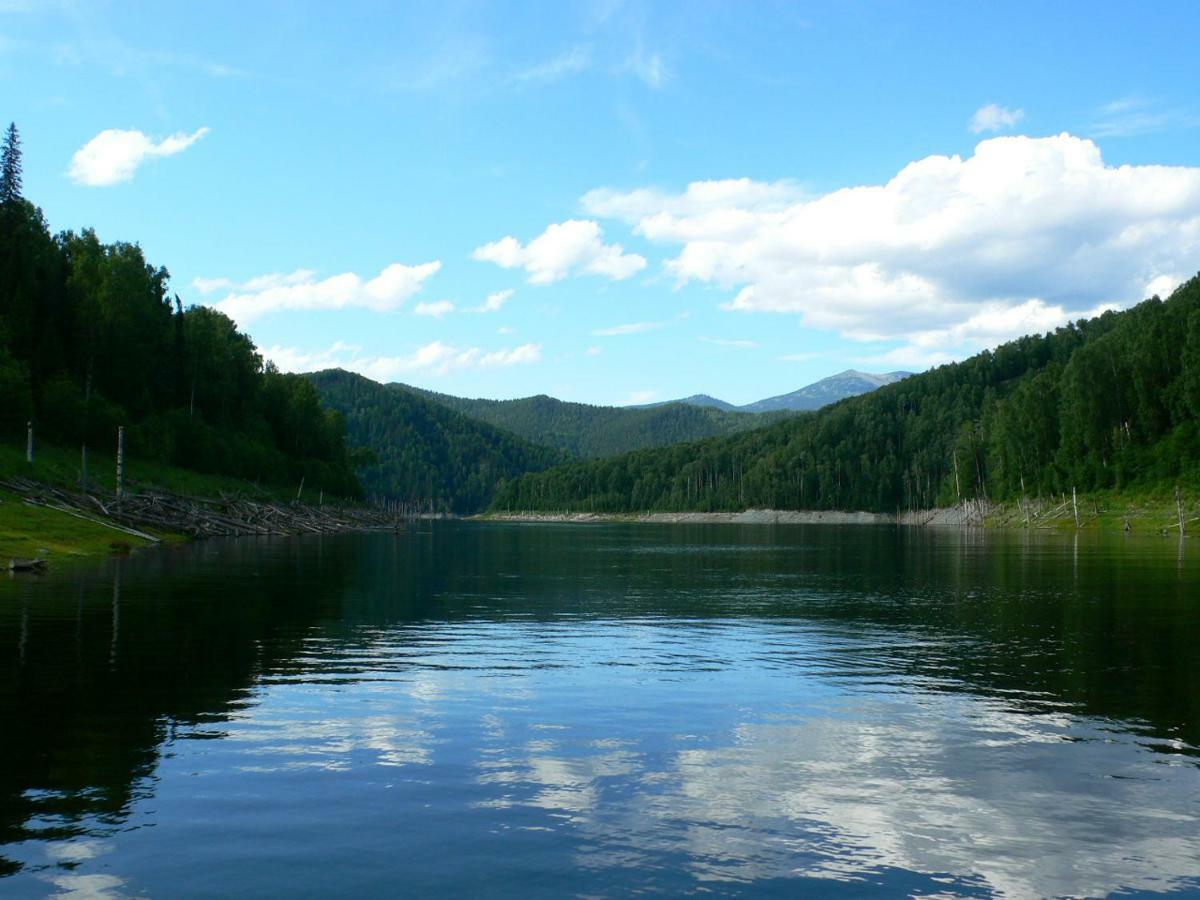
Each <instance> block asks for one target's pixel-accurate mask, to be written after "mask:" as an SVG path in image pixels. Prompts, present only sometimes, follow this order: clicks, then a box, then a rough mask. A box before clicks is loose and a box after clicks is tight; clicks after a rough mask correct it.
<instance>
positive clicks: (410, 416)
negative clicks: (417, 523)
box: [306, 369, 567, 513]
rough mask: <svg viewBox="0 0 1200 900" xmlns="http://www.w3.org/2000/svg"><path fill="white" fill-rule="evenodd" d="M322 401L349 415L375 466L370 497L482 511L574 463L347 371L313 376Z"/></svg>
mask: <svg viewBox="0 0 1200 900" xmlns="http://www.w3.org/2000/svg"><path fill="white" fill-rule="evenodd" d="M306 377H307V378H308V379H309V380H310V381H311V382H312V384H313V385H314V386H315V387H316V389H317V392H318V393H319V394H320V397H321V401H322V402H323V403H324V404H325V405H326V406H328V407H329V408H330V409H333V410H336V411H337V412H338V413H339V414H340V415H342V416H344V418H345V422H346V427H347V432H348V436H349V441H350V443H351V445H352V446H354V447H357V448H360V449H361V451H364V455H365V456H367V457H368V459H369V461H368V462H367V463H366V464H365V465H364V466H362V468H360V470H359V474H360V476H361V478H362V482H363V486H364V488H365V489H366V491H367V493H368V494H370V495H372V496H376V497H379V498H386V499H389V500H393V501H397V502H399V503H401V504H403V505H405V506H408V507H416V508H419V509H422V510H430V509H432V510H433V511H435V512H450V513H475V512H479V511H480V510H482V509H486V508H487V506H488V504H490V503H491V501H492V498H493V495H494V493H495V490H496V487H497V485H498V484H501V483H503V482H504V480H505V479H511V478H514V477H516V476H519V475H521V474H522V473H524V472H530V471H538V470H541V469H545V468H548V467H550V466H553V465H556V464H558V463H561V462H563V461H564V460H565V459H567V457H566V455H565V454H563V453H562V452H560V451H558V450H555V449H552V448H549V447H544V446H541V445H539V444H534V443H532V442H530V441H526V440H523V439H522V438H520V437H518V436H517V435H515V434H511V433H510V432H508V431H505V430H504V429H502V428H496V427H494V426H492V425H489V424H487V423H486V422H480V421H476V420H475V419H472V418H470V417H468V416H466V415H464V414H463V413H460V412H457V411H455V410H453V409H449V408H447V407H445V406H443V405H441V404H439V403H435V402H434V401H432V400H430V399H427V398H426V397H424V396H422V395H421V393H419V392H417V391H415V390H409V389H406V388H403V387H400V386H397V385H383V384H379V383H378V382H375V381H371V380H370V379H369V378H364V377H363V376H361V375H355V374H354V373H352V372H346V371H343V370H341V369H330V370H327V371H324V372H315V373H313V374H311V375H308V376H306Z"/></svg>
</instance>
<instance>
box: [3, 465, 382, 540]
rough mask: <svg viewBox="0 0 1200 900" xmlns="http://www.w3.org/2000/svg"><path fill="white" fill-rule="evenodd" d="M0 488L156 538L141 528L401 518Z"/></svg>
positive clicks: (307, 525) (317, 524) (351, 526)
mask: <svg viewBox="0 0 1200 900" xmlns="http://www.w3.org/2000/svg"><path fill="white" fill-rule="evenodd" d="M0 488H4V489H5V490H8V491H12V492H13V493H15V494H19V495H20V496H21V498H22V499H23V500H24V502H25V503H28V504H29V505H30V506H42V507H46V508H48V509H56V510H59V511H60V512H64V513H67V514H69V515H72V516H76V517H77V518H80V519H86V520H88V521H91V522H95V523H96V524H97V525H103V526H106V527H108V528H112V529H114V530H116V531H120V532H123V533H125V534H129V535H132V536H134V537H139V538H143V539H145V540H148V541H152V542H156V541H158V540H159V538H158V537H157V536H156V535H154V534H150V533H149V532H147V531H145V530H143V529H146V528H151V529H155V530H160V531H172V532H176V533H179V534H187V535H190V536H192V537H197V538H202V537H240V536H243V535H254V534H261V535H271V534H274V535H289V534H304V533H306V532H311V533H314V534H328V533H332V532H339V531H369V530H385V529H393V528H397V527H399V525H400V521H399V519H398V518H397V517H396V516H395V515H392V514H390V513H389V512H387V511H385V510H379V509H364V508H362V507H350V506H334V505H322V506H319V507H315V506H307V505H304V504H301V503H286V502H279V501H264V500H255V499H251V498H249V497H245V496H241V495H237V494H226V493H224V492H222V493H221V495H220V496H219V497H218V498H216V499H205V498H200V497H187V496H184V495H182V494H173V493H169V492H167V491H161V490H156V489H146V490H137V491H129V490H126V491H125V492H124V493H123V494H122V495H121V496H120V497H117V496H116V495H115V494H111V493H108V492H106V491H103V490H91V491H88V492H87V493H86V494H84V493H73V492H71V491H65V490H62V489H60V488H56V487H51V486H50V485H46V484H41V483H39V482H36V481H30V480H29V479H26V478H9V479H7V480H0Z"/></svg>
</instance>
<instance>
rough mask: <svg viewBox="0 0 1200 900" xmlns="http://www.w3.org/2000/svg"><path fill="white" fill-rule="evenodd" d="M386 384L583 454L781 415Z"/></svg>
mask: <svg viewBox="0 0 1200 900" xmlns="http://www.w3.org/2000/svg"><path fill="white" fill-rule="evenodd" d="M386 387H388V388H390V389H395V390H405V391H411V392H412V393H414V394H418V395H420V396H423V397H427V398H428V399H430V400H433V401H435V402H437V403H440V404H441V405H443V406H446V407H448V408H450V409H453V410H456V411H458V412H461V413H463V414H464V415H467V416H470V417H471V418H472V419H478V420H480V421H482V422H487V423H488V424H490V425H494V426H496V427H497V428H503V429H506V430H507V431H511V432H512V433H513V434H516V435H519V436H521V437H523V438H525V439H526V440H528V441H533V442H534V443H538V444H544V445H546V446H549V447H554V448H557V449H558V450H562V451H564V452H566V453H569V454H571V455H572V456H578V457H583V458H585V459H596V458H599V457H604V456H613V455H615V454H618V453H626V452H628V451H630V450H640V449H642V448H645V447H662V446H666V445H667V444H677V443H680V442H682V441H695V440H700V439H702V438H706V437H716V436H719V435H729V434H737V433H739V432H742V431H748V430H750V429H752V428H761V427H762V426H763V425H767V424H770V423H771V422H776V421H779V419H780V418H782V417H783V415H786V413H782V414H781V413H774V414H771V415H767V416H764V415H755V414H754V413H748V412H728V411H726V410H722V409H718V408H715V407H704V406H696V405H691V404H689V403H687V402H686V401H679V402H675V403H664V404H657V405H654V406H592V405H590V404H587V403H568V402H566V401H564V400H556V399H554V398H553V397H547V396H545V395H544V394H543V395H539V396H536V397H524V398H522V399H520V400H469V399H466V398H463V397H451V396H449V395H447V394H438V393H434V392H433V391H423V390H421V389H420V388H414V387H409V386H408V385H402V384H395V385H387V386H386Z"/></svg>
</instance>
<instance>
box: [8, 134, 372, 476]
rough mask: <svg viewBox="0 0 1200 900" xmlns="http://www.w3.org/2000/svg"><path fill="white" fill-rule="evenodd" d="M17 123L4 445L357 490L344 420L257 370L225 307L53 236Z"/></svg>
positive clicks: (157, 274) (131, 257)
mask: <svg viewBox="0 0 1200 900" xmlns="http://www.w3.org/2000/svg"><path fill="white" fill-rule="evenodd" d="M20 191H21V184H20V149H19V138H18V137H17V134H16V129H15V128H10V129H9V133H8V136H7V138H6V141H5V147H4V167H3V176H2V177H0V398H2V401H0V439H4V440H6V441H7V442H9V443H10V444H15V443H19V444H20V445H21V447H22V448H23V447H24V444H25V423H26V421H32V422H33V424H34V429H35V434H36V440H37V443H38V444H48V443H49V444H61V445H65V446H68V447H71V448H73V449H74V451H75V452H78V449H79V448H80V446H81V445H82V444H84V443H86V444H88V445H89V446H90V447H92V448H93V449H98V450H102V451H110V452H111V451H112V450H113V448H114V447H115V444H116V434H117V427H118V426H119V425H124V426H125V427H126V451H127V454H128V455H129V456H130V457H131V458H139V457H140V458H142V459H151V460H155V461H158V462H162V463H172V464H174V465H177V466H181V467H184V468H189V469H194V470H197V471H201V472H208V473H214V474H221V475H234V476H238V477H241V478H246V479H251V480H255V479H258V480H261V481H264V482H267V483H272V484H277V483H284V484H289V485H293V486H294V485H296V484H297V483H298V482H299V481H300V480H301V479H302V478H303V479H305V481H306V483H307V484H308V485H309V486H310V487H314V488H318V489H321V490H325V491H329V492H333V493H337V494H343V495H355V494H357V493H358V492H359V486H358V482H357V480H356V479H355V477H354V473H353V470H352V467H351V465H350V461H349V457H348V454H347V450H346V445H345V441H344V439H343V427H342V423H341V420H340V419H339V418H338V417H337V416H336V415H335V414H332V413H328V412H326V411H325V410H324V409H322V408H321V406H320V404H319V402H318V400H317V395H316V392H315V391H314V390H313V388H312V386H311V385H310V384H308V382H306V381H305V380H304V379H302V378H299V377H297V376H294V375H283V374H280V373H278V372H276V371H275V370H274V369H273V368H271V367H270V366H269V365H268V366H264V364H263V360H262V357H261V356H259V354H258V352H257V350H256V349H255V347H254V344H253V343H252V342H251V341H250V339H249V338H248V337H247V336H246V335H244V334H241V333H240V332H238V330H237V328H236V327H235V326H234V323H233V322H232V321H230V320H229V319H228V318H226V317H225V316H224V315H222V314H221V313H218V312H215V311H214V310H211V309H206V308H193V309H188V310H184V309H183V308H182V305H181V304H180V302H179V298H178V297H174V298H172V296H171V293H170V291H169V288H168V279H169V274H168V272H167V270H166V269H164V268H161V267H156V266H154V265H152V264H150V263H149V262H147V261H146V259H145V257H144V256H143V254H142V250H141V248H140V247H138V245H137V244H128V243H123V242H118V243H113V244H105V243H102V242H101V241H100V239H99V238H98V237H97V236H96V234H95V232H93V231H91V230H87V231H83V232H82V233H79V234H76V233H74V232H70V231H67V232H62V233H59V234H57V235H51V233H50V229H49V227H48V225H47V224H46V220H45V218H44V217H43V216H42V212H41V210H39V209H37V208H36V207H35V206H34V205H33V204H32V203H30V202H29V201H27V200H25V199H24V198H23V197H22V196H21V193H20Z"/></svg>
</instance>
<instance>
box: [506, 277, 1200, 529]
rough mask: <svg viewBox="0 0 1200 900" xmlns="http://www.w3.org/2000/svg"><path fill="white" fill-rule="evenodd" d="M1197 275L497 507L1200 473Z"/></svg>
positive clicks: (943, 494)
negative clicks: (758, 425)
mask: <svg viewBox="0 0 1200 900" xmlns="http://www.w3.org/2000/svg"><path fill="white" fill-rule="evenodd" d="M1198 420H1200V277H1198V278H1194V279H1192V280H1191V281H1190V282H1188V283H1186V284H1184V285H1183V286H1181V287H1180V288H1179V289H1178V290H1176V291H1175V292H1174V294H1173V295H1172V296H1171V298H1170V299H1169V300H1166V301H1163V300H1161V299H1159V298H1157V297H1154V298H1151V299H1149V300H1146V301H1144V302H1142V303H1141V304H1139V305H1138V306H1136V307H1134V308H1132V309H1130V310H1127V311H1125V312H1108V313H1105V314H1104V315H1102V316H1100V317H1098V318H1094V319H1090V320H1082V321H1079V322H1076V323H1073V324H1070V325H1068V326H1066V327H1063V328H1060V329H1058V330H1057V331H1055V332H1053V333H1051V334H1047V335H1044V336H1029V337H1024V338H1021V339H1019V340H1016V341H1013V342H1011V343H1008V344H1004V345H1002V346H1000V347H998V348H997V349H996V350H994V351H988V352H984V353H980V354H978V355H977V356H974V357H971V358H970V359H967V360H965V361H963V362H961V363H956V364H952V365H945V366H941V367H939V368H937V369H934V370H931V371H929V372H926V373H924V374H921V375H915V376H912V377H909V378H906V379H904V380H903V381H901V382H899V383H897V384H893V385H887V386H885V387H882V388H880V389H879V390H877V391H875V392H873V393H871V394H866V395H864V396H861V397H854V398H851V399H848V400H844V401H841V402H840V403H837V404H834V405H832V406H829V407H826V408H825V409H822V410H820V411H819V412H815V413H811V414H808V415H803V416H798V417H796V418H793V419H789V420H786V421H783V422H780V423H778V424H775V425H773V426H770V427H767V428H763V429H759V430H756V431H750V432H747V433H745V434H740V435H735V436H732V437H724V438H715V439H709V440H705V441H700V442H696V443H691V444H681V445H675V446H671V447H666V448H661V449H654V450H641V451H637V452H633V453H627V454H624V455H621V456H617V457H613V458H609V459H603V460H597V461H592V462H581V463H573V464H568V465H565V466H560V467H557V468H554V469H551V470H549V471H546V472H542V473H537V474H529V475H525V476H524V477H522V478H520V479H515V480H512V481H509V482H508V483H506V484H505V485H504V486H503V487H502V488H501V489H500V490H499V491H498V492H497V496H496V500H495V502H494V504H493V508H494V509H496V510H535V509H540V510H574V511H595V512H614V513H616V512H637V511H645V510H660V511H689V510H693V511H722V510H729V511H733V510H743V509H747V508H752V507H760V508H761V507H770V508H776V509H860V510H873V511H879V512H895V511H903V510H907V509H918V508H930V507H934V506H946V505H951V504H954V503H956V502H958V501H959V500H960V499H961V500H965V499H976V498H986V499H988V500H993V501H995V500H1005V499H1014V498H1017V497H1020V496H1030V497H1037V496H1048V495H1058V494H1060V493H1062V492H1068V493H1069V492H1070V491H1071V489H1072V488H1077V489H1078V490H1081V491H1089V490H1100V489H1127V488H1157V487H1163V486H1165V485H1169V484H1173V483H1174V482H1175V481H1177V480H1186V481H1194V480H1196V479H1197V474H1198V467H1200V422H1198Z"/></svg>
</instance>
